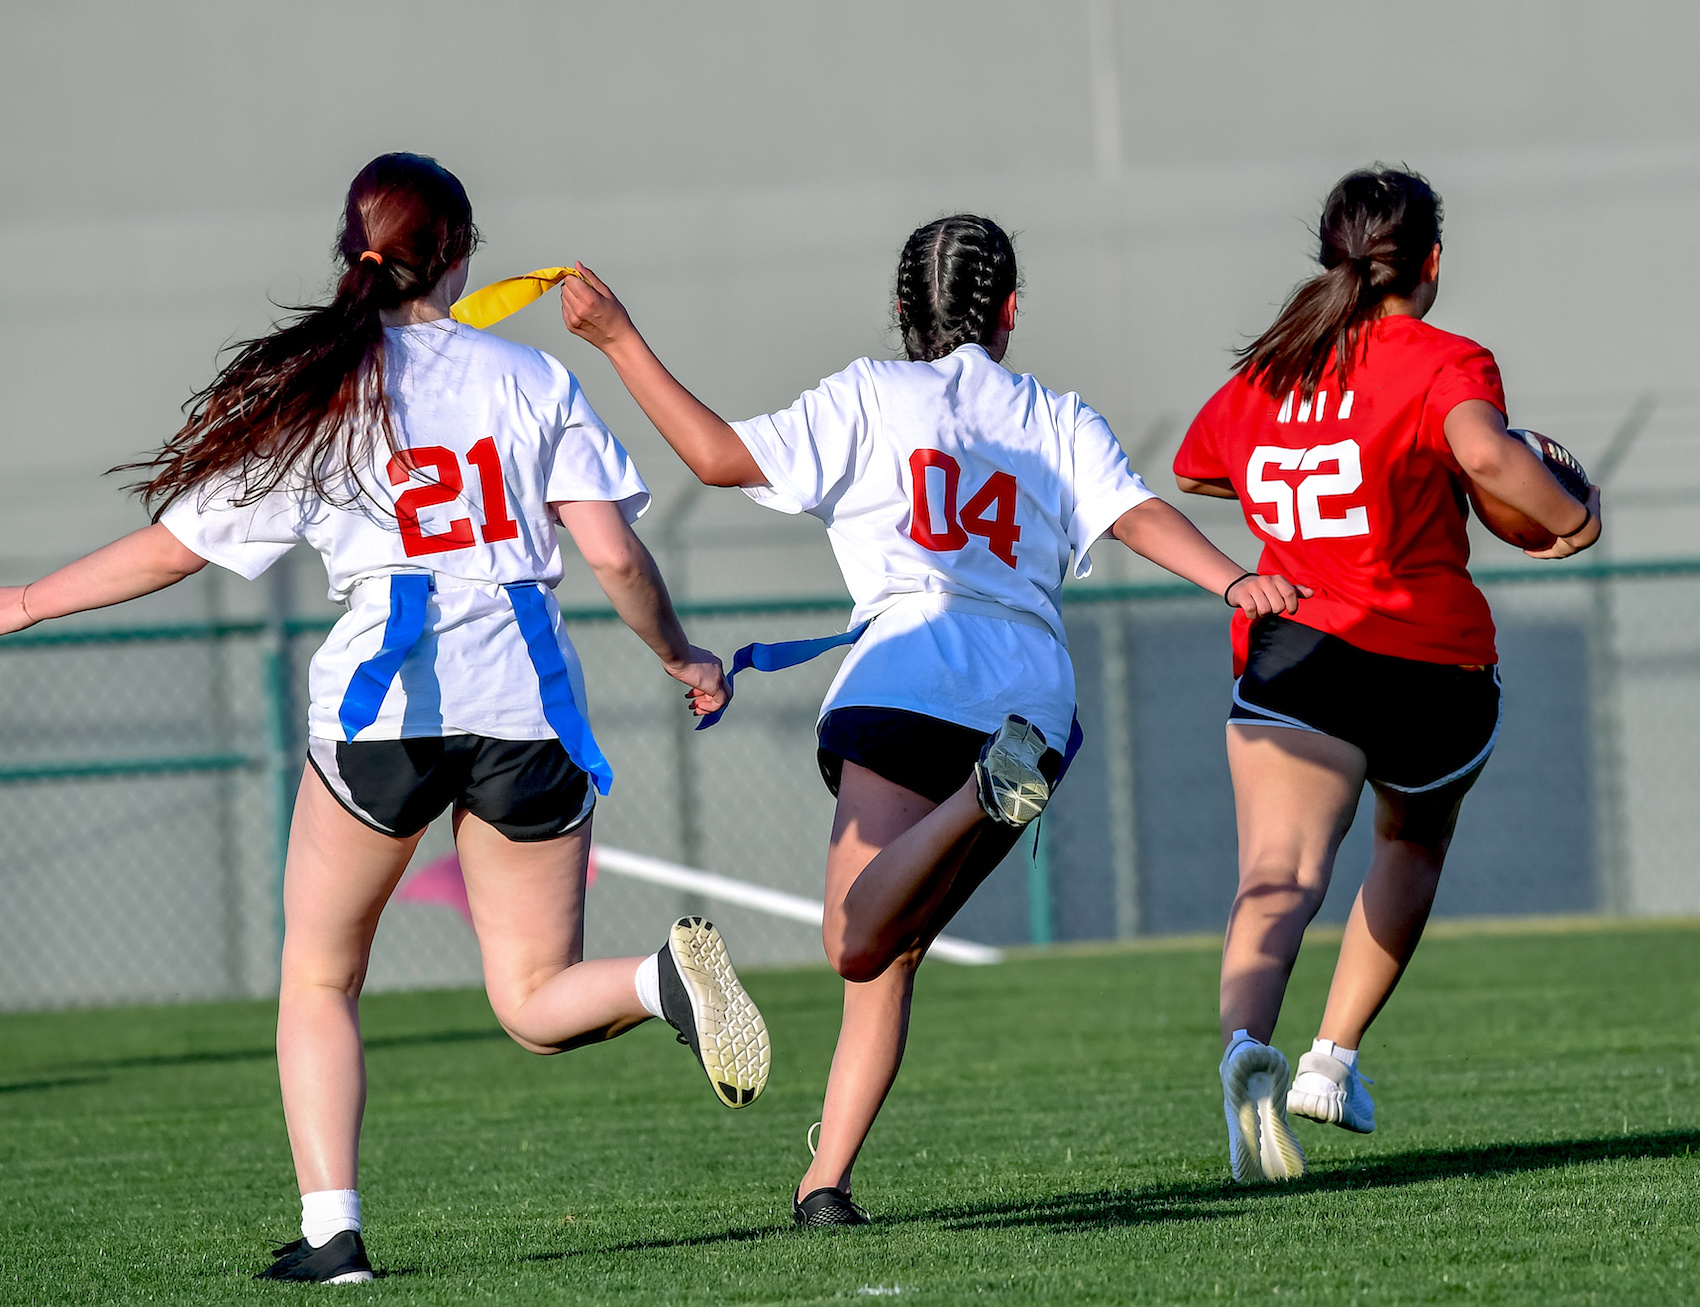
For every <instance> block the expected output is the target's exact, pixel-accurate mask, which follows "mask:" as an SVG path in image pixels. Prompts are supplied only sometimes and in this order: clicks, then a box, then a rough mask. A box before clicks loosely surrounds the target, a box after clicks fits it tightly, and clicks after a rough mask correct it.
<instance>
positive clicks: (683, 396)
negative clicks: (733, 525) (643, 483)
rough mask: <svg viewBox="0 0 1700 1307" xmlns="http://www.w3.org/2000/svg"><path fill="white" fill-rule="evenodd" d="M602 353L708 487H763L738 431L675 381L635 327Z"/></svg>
mask: <svg viewBox="0 0 1700 1307" xmlns="http://www.w3.org/2000/svg"><path fill="white" fill-rule="evenodd" d="M606 353H607V355H608V361H609V362H610V363H612V364H613V365H614V371H615V372H617V373H618V374H619V376H620V380H621V381H622V382H624V383H625V387H626V389H627V390H629V391H631V394H632V398H633V399H635V400H637V402H638V407H640V408H641V409H643V411H644V415H645V416H646V417H648V418H649V420H650V421H651V422H653V423H654V424H655V429H656V430H657V431H659V432H660V433H661V435H662V437H663V439H665V440H666V441H667V443H668V444H669V445H671V446H672V447H673V450H674V452H675V453H677V454H678V455H679V457H680V458H681V459H683V460H684V462H685V466H686V467H688V468H690V470H691V471H692V472H694V473H695V474H696V476H697V479H698V480H700V481H702V482H703V483H704V484H706V485H711V486H740V485H760V484H761V483H762V480H763V478H762V476H761V472H760V470H759V469H758V468H757V467H756V464H755V460H754V459H753V458H751V457H750V453H749V451H748V450H747V449H745V448H744V442H743V441H741V440H739V439H738V434H737V432H735V431H733V430H732V428H731V426H730V425H728V424H727V422H726V421H725V420H724V419H723V418H721V416H720V415H719V414H718V413H716V412H715V411H714V410H713V409H711V408H709V407H708V405H706V404H704V403H703V402H702V401H701V400H700V399H698V398H697V397H696V396H695V395H693V394H691V392H690V391H688V390H686V389H685V387H684V386H683V385H681V384H680V383H679V380H678V378H677V377H675V376H674V375H673V374H672V373H671V372H669V371H668V370H667V368H666V366H665V365H664V364H663V363H662V362H661V360H660V359H659V358H657V357H656V356H655V351H654V350H652V349H650V347H649V343H648V342H647V341H646V340H644V338H643V337H642V336H641V335H640V334H639V333H638V331H637V329H636V328H635V327H634V328H632V329H631V331H630V332H629V333H627V334H625V335H624V336H623V337H622V338H621V339H620V340H619V341H618V342H616V343H614V344H612V345H610V346H609V347H608V349H607V350H606Z"/></svg>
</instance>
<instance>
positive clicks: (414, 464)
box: [388, 445, 473, 558]
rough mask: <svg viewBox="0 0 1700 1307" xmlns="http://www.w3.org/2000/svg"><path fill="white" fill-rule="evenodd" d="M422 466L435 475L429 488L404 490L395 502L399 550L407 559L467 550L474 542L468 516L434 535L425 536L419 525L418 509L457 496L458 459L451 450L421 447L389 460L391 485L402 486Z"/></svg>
mask: <svg viewBox="0 0 1700 1307" xmlns="http://www.w3.org/2000/svg"><path fill="white" fill-rule="evenodd" d="M421 467H429V468H434V469H435V470H436V473H437V476H436V480H435V481H434V482H433V483H432V484H431V485H425V486H415V487H414V488H413V489H412V490H406V491H403V492H402V494H401V495H400V496H399V497H397V499H396V501H395V515H396V521H397V522H398V523H399V524H400V525H401V546H402V548H403V549H405V550H406V551H407V556H408V557H409V558H418V557H419V556H420V555H421V554H446V553H449V552H450V551H451V550H455V549H466V548H468V547H469V546H470V545H471V544H472V543H473V539H472V519H471V518H470V517H457V518H455V520H454V521H452V522H450V523H449V529H448V530H447V531H439V532H437V533H435V534H434V535H427V534H425V532H424V531H423V530H421V529H420V526H419V510H420V509H422V508H433V507H435V506H436V505H438V504H446V503H448V502H449V501H450V500H452V499H458V498H459V497H460V491H461V477H460V460H459V459H458V458H456V457H455V452H454V450H452V449H444V448H443V447H442V446H441V445H421V446H419V447H418V448H417V449H404V450H402V451H401V452H400V453H399V454H397V455H396V456H395V457H394V458H392V459H390V462H389V468H388V471H389V477H390V484H391V485H392V486H399V485H401V484H402V482H404V481H407V480H408V479H410V478H411V477H412V476H413V473H414V472H415V471H416V470H417V469H418V468H421Z"/></svg>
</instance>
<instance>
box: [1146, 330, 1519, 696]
mask: <svg viewBox="0 0 1700 1307" xmlns="http://www.w3.org/2000/svg"><path fill="white" fill-rule="evenodd" d="M1366 331H1367V332H1368V343H1367V352H1365V353H1363V354H1360V356H1359V361H1358V364H1357V366H1356V367H1354V368H1353V369H1352V374H1351V382H1350V386H1349V388H1347V389H1344V390H1342V388H1341V387H1340V384H1339V381H1338V378H1337V377H1336V376H1335V374H1334V370H1333V368H1332V367H1330V368H1329V370H1328V372H1327V373H1325V374H1324V376H1323V378H1322V380H1321V382H1320V383H1318V385H1317V388H1316V394H1315V396H1314V397H1313V398H1312V399H1310V400H1308V401H1307V400H1304V399H1302V398H1301V396H1300V395H1299V394H1298V393H1297V392H1293V393H1291V394H1288V395H1286V396H1283V397H1281V398H1272V397H1271V396H1270V394H1269V392H1268V391H1267V390H1264V389H1262V388H1261V387H1259V386H1255V385H1251V384H1249V383H1248V382H1247V381H1246V380H1245V378H1243V377H1241V376H1235V377H1234V378H1233V379H1232V380H1231V381H1229V382H1228V384H1227V385H1225V386H1223V387H1222V389H1220V390H1219V391H1217V392H1216V393H1215V394H1214V395H1213V396H1211V398H1210V402H1209V403H1207V404H1206V405H1205V406H1204V408H1203V409H1202V410H1200V412H1199V414H1198V416H1197V417H1196V418H1194V419H1193V422H1192V426H1191V427H1190V428H1188V430H1187V433H1186V439H1185V440H1183V441H1182V442H1181V448H1180V452H1179V453H1178V454H1176V455H1175V472H1176V473H1177V474H1178V475H1180V476H1184V477H1192V478H1195V479H1197V480H1204V479H1206V478H1223V477H1225V478H1227V479H1228V480H1229V481H1231V482H1232V483H1233V487H1234V490H1235V492H1236V493H1237V494H1238V495H1239V498H1240V505H1241V507H1242V508H1243V509H1244V510H1245V519H1246V525H1247V526H1249V527H1250V528H1251V529H1252V531H1253V533H1254V534H1256V535H1257V536H1258V537H1259V538H1261V539H1262V540H1263V542H1264V548H1263V557H1262V559H1261V561H1260V562H1259V563H1258V570H1259V571H1260V572H1279V573H1280V574H1281V575H1282V576H1285V577H1286V578H1287V579H1288V580H1289V581H1296V582H1299V583H1300V584H1303V585H1306V586H1309V587H1311V588H1312V589H1314V590H1315V591H1316V593H1315V595H1314V596H1313V597H1311V598H1309V599H1306V600H1304V601H1302V602H1301V603H1300V604H1299V611H1298V617H1297V620H1298V621H1300V622H1303V623H1304V624H1305V625H1306V626H1309V627H1312V628H1314V629H1315V630H1318V631H1327V632H1329V633H1330V634H1332V635H1337V636H1339V637H1340V638H1341V639H1342V640H1345V641H1346V642H1347V643H1349V644H1353V645H1356V646H1357V647H1358V648H1360V649H1366V650H1368V651H1370V652H1371V653H1381V654H1392V655H1394V656H1396V657H1399V658H1412V659H1415V660H1417V661H1419V662H1426V663H1464V664H1473V663H1493V662H1497V661H1498V658H1499V656H1498V653H1497V652H1496V651H1495V648H1494V639H1493V635H1494V632H1493V616H1492V614H1491V613H1489V611H1488V603H1487V598H1486V596H1484V595H1483V594H1482V592H1481V591H1480V590H1478V589H1477V588H1476V584H1475V582H1474V581H1472V580H1471V579H1470V569H1469V561H1470V542H1469V537H1468V535H1467V534H1466V533H1465V521H1466V518H1465V502H1466V501H1465V498H1464V493H1463V485H1462V480H1461V479H1462V477H1463V470H1462V469H1461V468H1460V467H1459V466H1458V460H1457V459H1455V458H1454V457H1453V456H1452V450H1451V447H1450V446H1448V445H1447V443H1446V435H1445V432H1444V431H1443V430H1442V423H1444V422H1445V420H1446V415H1447V414H1448V413H1450V412H1451V411H1452V409H1453V408H1454V406H1456V405H1457V404H1460V403H1462V402H1463V401H1464V400H1466V399H1485V400H1486V401H1487V402H1488V403H1490V404H1492V405H1493V406H1494V407H1495V408H1497V409H1498V410H1499V411H1500V412H1501V413H1503V412H1505V391H1504V389H1503V387H1502V386H1501V384H1500V380H1499V367H1498V365H1497V364H1496V363H1495V362H1494V361H1493V355H1492V354H1490V353H1489V352H1488V351H1487V350H1485V349H1483V348H1482V347H1481V346H1480V345H1478V344H1476V343H1475V342H1474V341H1472V340H1466V339H1465V338H1464V337H1462V336H1454V335H1452V334H1450V333H1449V332H1445V331H1441V330H1439V329H1438V328H1436V327H1431V326H1428V325H1427V324H1425V323H1423V322H1421V321H1419V320H1418V319H1416V318H1413V317H1407V316H1398V317H1385V318H1377V319H1376V320H1375V321H1373V322H1372V323H1370V324H1369V325H1368V326H1367V327H1366ZM1248 630H1249V623H1248V622H1247V620H1246V617H1245V614H1244V613H1236V614H1235V615H1234V674H1235V675H1236V676H1237V675H1239V673H1240V671H1241V670H1242V669H1243V665H1244V658H1245V649H1246V633H1247V631H1248Z"/></svg>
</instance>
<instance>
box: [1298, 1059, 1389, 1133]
mask: <svg viewBox="0 0 1700 1307" xmlns="http://www.w3.org/2000/svg"><path fill="white" fill-rule="evenodd" d="M1336 1052H1337V1050H1336V1048H1335V1046H1334V1045H1333V1044H1332V1043H1330V1042H1329V1041H1328V1040H1326V1039H1319V1040H1317V1041H1316V1042H1315V1043H1314V1044H1312V1045H1311V1047H1310V1052H1308V1053H1306V1054H1305V1055H1304V1056H1303V1057H1301V1058H1299V1073H1298V1075H1296V1076H1294V1077H1293V1087H1292V1088H1291V1089H1290V1090H1288V1091H1287V1110H1288V1111H1289V1112H1291V1113H1292V1114H1293V1115H1294V1116H1302V1117H1304V1118H1306V1119H1307V1120H1311V1121H1320V1122H1321V1123H1322V1124H1323V1125H1337V1126H1339V1127H1340V1128H1341V1129H1343V1130H1352V1131H1355V1132H1356V1133H1358V1134H1360V1135H1367V1134H1369V1133H1371V1132H1372V1131H1373V1130H1374V1129H1375V1100H1374V1099H1373V1098H1371V1097H1370V1096H1369V1090H1367V1089H1365V1088H1364V1086H1365V1085H1373V1084H1374V1083H1375V1081H1373V1080H1371V1079H1370V1078H1369V1077H1368V1076H1366V1075H1364V1074H1363V1073H1362V1072H1361V1071H1359V1070H1358V1066H1357V1062H1356V1061H1355V1060H1354V1061H1353V1062H1352V1063H1350V1064H1348V1063H1347V1062H1346V1061H1344V1060H1343V1059H1342V1058H1340V1057H1338V1056H1336Z"/></svg>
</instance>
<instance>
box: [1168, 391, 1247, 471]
mask: <svg viewBox="0 0 1700 1307" xmlns="http://www.w3.org/2000/svg"><path fill="white" fill-rule="evenodd" d="M1233 384H1234V382H1232V381H1230V382H1229V383H1228V384H1227V385H1226V386H1223V387H1222V389H1220V390H1218V391H1217V392H1216V393H1215V394H1214V395H1212V396H1211V397H1210V398H1209V400H1207V401H1206V402H1205V405H1204V407H1203V408H1201V409H1199V410H1198V416H1197V417H1195V418H1194V419H1193V420H1192V425H1191V426H1190V427H1188V428H1187V429H1186V438H1185V439H1184V440H1182V441H1181V447H1180V449H1179V450H1178V451H1176V453H1175V475H1176V476H1180V477H1191V478H1192V479H1193V480H1194V481H1214V480H1219V479H1221V478H1224V477H1226V476H1228V475H1229V473H1228V465H1227V463H1226V462H1225V461H1224V460H1223V458H1222V455H1221V453H1220V452H1219V451H1218V449H1217V447H1216V434H1217V418H1218V414H1219V412H1220V411H1221V409H1222V406H1223V402H1224V397H1225V396H1226V395H1227V393H1228V390H1229V387H1231V386H1233Z"/></svg>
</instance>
